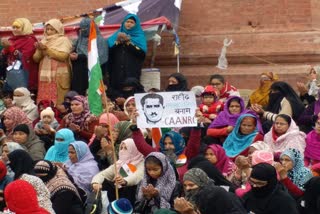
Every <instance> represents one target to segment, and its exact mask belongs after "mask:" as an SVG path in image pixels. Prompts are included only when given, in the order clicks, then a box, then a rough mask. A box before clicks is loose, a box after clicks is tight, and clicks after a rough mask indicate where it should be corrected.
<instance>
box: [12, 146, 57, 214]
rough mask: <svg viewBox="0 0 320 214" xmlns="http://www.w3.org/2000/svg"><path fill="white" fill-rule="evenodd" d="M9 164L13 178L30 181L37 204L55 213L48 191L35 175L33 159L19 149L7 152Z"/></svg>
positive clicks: (52, 213)
mask: <svg viewBox="0 0 320 214" xmlns="http://www.w3.org/2000/svg"><path fill="white" fill-rule="evenodd" d="M8 157H9V161H10V163H9V165H10V167H11V169H12V170H13V172H14V174H15V175H14V180H18V179H21V180H24V181H27V182H28V183H30V184H31V185H32V186H33V188H34V189H35V190H36V192H37V198H38V202H39V205H40V206H41V207H42V208H44V209H46V210H47V211H48V212H50V213H51V214H55V212H54V210H53V209H52V203H51V201H50V192H49V190H48V189H47V187H46V186H45V185H44V183H43V182H42V180H41V179H40V178H38V177H37V176H35V173H34V170H33V167H34V161H33V160H32V158H31V157H30V155H29V154H28V153H27V152H26V151H24V150H21V149H18V150H15V151H13V152H11V153H10V154H9V156H8Z"/></svg>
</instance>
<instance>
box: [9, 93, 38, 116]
mask: <svg viewBox="0 0 320 214" xmlns="http://www.w3.org/2000/svg"><path fill="white" fill-rule="evenodd" d="M13 101H14V103H15V105H16V106H17V107H19V108H21V109H22V111H23V112H24V113H26V115H27V117H28V119H29V120H31V121H35V120H36V119H38V118H39V112H38V107H37V106H36V104H34V101H33V100H32V99H31V94H30V91H29V90H28V89H27V88H24V87H21V88H17V89H15V90H14V92H13Z"/></svg>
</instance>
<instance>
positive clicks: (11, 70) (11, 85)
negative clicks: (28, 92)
mask: <svg viewBox="0 0 320 214" xmlns="http://www.w3.org/2000/svg"><path fill="white" fill-rule="evenodd" d="M6 76H7V77H6V87H8V89H11V90H12V91H14V90H15V89H16V88H19V87H25V88H28V80H29V73H28V72H27V71H25V70H24V69H23V68H22V63H21V61H20V60H16V61H15V62H14V63H13V65H10V66H8V67H7V71H6Z"/></svg>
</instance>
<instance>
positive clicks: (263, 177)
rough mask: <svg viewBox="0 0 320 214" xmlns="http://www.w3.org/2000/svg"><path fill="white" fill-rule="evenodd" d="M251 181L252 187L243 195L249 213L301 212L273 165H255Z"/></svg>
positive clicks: (280, 213)
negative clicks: (280, 183)
mask: <svg viewBox="0 0 320 214" xmlns="http://www.w3.org/2000/svg"><path fill="white" fill-rule="evenodd" d="M249 182H250V184H251V186H252V189H251V191H250V192H248V193H247V194H246V195H245V196H244V197H243V200H244V206H245V208H246V209H247V212H248V213H250V212H251V213H265V214H283V213H292V214H298V213H299V212H298V209H297V205H296V202H295V200H294V199H293V198H292V197H291V196H290V195H289V194H288V193H287V192H286V191H284V190H283V188H282V187H281V185H279V183H278V180H277V172H276V170H275V168H274V167H273V166H272V165H270V164H268V163H259V164H257V165H255V166H254V167H253V168H252V172H251V176H250V178H249Z"/></svg>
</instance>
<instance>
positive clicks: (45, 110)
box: [40, 107, 54, 120]
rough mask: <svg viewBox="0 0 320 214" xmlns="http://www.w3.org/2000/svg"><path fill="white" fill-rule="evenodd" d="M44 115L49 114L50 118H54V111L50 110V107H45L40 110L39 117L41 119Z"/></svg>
mask: <svg viewBox="0 0 320 214" xmlns="http://www.w3.org/2000/svg"><path fill="white" fill-rule="evenodd" d="M46 115H48V116H50V117H51V119H53V118H54V112H53V110H52V108H51V107H47V108H46V109H44V110H42V111H41V113H40V118H41V120H42V119H43V117H44V116H46Z"/></svg>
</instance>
